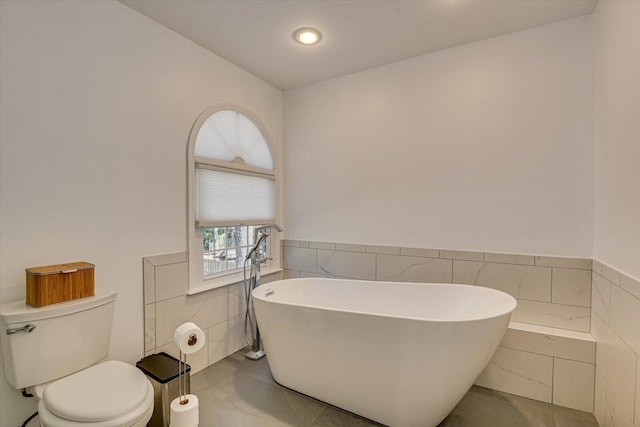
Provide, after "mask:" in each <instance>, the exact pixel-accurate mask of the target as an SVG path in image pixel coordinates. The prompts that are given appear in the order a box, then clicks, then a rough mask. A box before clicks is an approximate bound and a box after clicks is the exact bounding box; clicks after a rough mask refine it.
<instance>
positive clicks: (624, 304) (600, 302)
mask: <svg viewBox="0 0 640 427" xmlns="http://www.w3.org/2000/svg"><path fill="white" fill-rule="evenodd" d="M592 293H593V305H592V311H591V321H592V322H591V334H592V335H593V336H594V337H595V339H596V341H597V343H598V351H597V354H596V386H595V408H594V414H595V416H596V419H597V420H598V423H599V424H600V426H601V427H613V426H616V427H631V426H640V282H639V281H638V280H635V279H633V278H631V277H629V276H627V275H625V274H624V273H622V272H620V271H617V270H615V269H613V268H611V267H609V266H608V265H606V264H603V263H601V262H599V261H598V260H594V262H593V290H592Z"/></svg>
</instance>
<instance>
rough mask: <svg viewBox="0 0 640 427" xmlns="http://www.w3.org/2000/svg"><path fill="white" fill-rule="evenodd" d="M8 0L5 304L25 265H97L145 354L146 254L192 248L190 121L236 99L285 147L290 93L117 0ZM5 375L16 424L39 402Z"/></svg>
mask: <svg viewBox="0 0 640 427" xmlns="http://www.w3.org/2000/svg"><path fill="white" fill-rule="evenodd" d="M0 7H1V10H0V12H1V13H0V16H1V19H2V20H1V23H0V29H1V33H0V40H1V47H0V52H1V57H0V66H1V69H0V72H1V75H2V80H1V88H0V90H1V92H2V98H1V105H0V111H1V116H0V120H1V126H0V128H1V134H0V139H1V145H0V162H1V163H0V166H1V173H0V201H1V203H0V264H1V267H2V268H1V269H0V292H1V296H0V301H2V302H7V301H11V300H16V299H20V298H24V282H25V278H24V274H25V273H24V269H25V268H26V267H30V266H36V265H46V264H54V263H61V262H70V261H80V260H83V261H90V262H93V263H95V264H96V287H97V288H98V289H100V288H112V289H115V290H117V291H118V300H117V304H116V313H115V320H114V329H113V334H112V341H111V355H110V356H111V357H112V358H116V359H121V360H125V361H128V362H135V361H136V360H138V359H139V358H140V357H142V355H143V340H144V336H143V299H142V298H143V296H142V292H143V291H142V290H143V285H142V258H143V256H147V255H153V254H162V253H175V252H183V251H185V250H186V247H187V243H186V224H187V223H186V220H187V219H186V147H187V138H188V135H189V130H190V129H191V126H192V124H193V123H194V121H195V120H196V118H197V117H198V115H199V114H200V113H201V112H202V111H203V110H204V109H205V108H206V107H208V106H210V105H212V104H218V103H232V104H238V105H241V106H243V107H245V108H247V109H249V110H250V111H252V112H253V113H254V114H255V115H257V116H258V117H260V119H261V120H262V121H263V123H264V124H265V125H266V127H267V128H268V131H269V133H270V134H271V135H272V137H273V138H274V141H273V142H274V144H275V146H276V148H277V149H278V151H279V152H280V153H281V151H282V150H281V148H282V93H281V92H280V91H279V90H277V89H275V88H273V87H272V86H270V85H268V84H266V83H264V82H263V81H261V80H259V79H257V78H255V77H253V76H251V75H249V74H248V73H246V72H245V71H243V70H241V69H239V68H237V67H235V66H233V65H231V64H229V63H228V62H226V61H224V60H222V59H221V58H219V57H217V56H215V55H213V54H212V53H210V52H208V51H206V50H204V49H202V48H200V47H198V46H196V45H194V44H193V43H191V42H189V41H187V40H186V39H184V38H182V37H181V36H179V35H177V34H176V33H174V32H172V31H170V30H168V29H166V28H164V27H162V26H160V25H158V24H156V23H154V22H153V21H150V20H149V19H147V18H145V17H143V16H142V15H139V14H138V13H136V12H134V11H133V10H131V9H129V8H127V7H126V6H124V5H122V4H120V3H118V2H115V1H89V2H87V1H55V2H51V1H29V2H22V1H20V2H19V1H2V2H0ZM61 344H62V343H61ZM43 351H46V349H43ZM0 377H2V378H0V392H1V393H2V395H1V397H0V408H2V410H0V413H1V416H0V425H3V426H12V425H18V424H20V423H21V422H22V421H23V420H24V419H25V418H26V417H27V416H28V415H30V414H31V413H32V412H33V411H34V410H35V404H34V402H33V399H24V398H22V397H21V396H19V393H18V392H16V391H14V390H11V389H10V388H9V386H8V385H7V384H6V382H5V381H4V374H2V375H0Z"/></svg>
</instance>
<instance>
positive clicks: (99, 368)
mask: <svg viewBox="0 0 640 427" xmlns="http://www.w3.org/2000/svg"><path fill="white" fill-rule="evenodd" d="M148 390H149V382H148V380H147V378H146V377H145V376H144V374H143V373H142V372H141V371H140V370H139V369H138V368H136V367H134V366H131V365H128V364H126V363H123V362H119V361H117V360H110V361H108V362H103V363H100V364H97V365H94V366H91V367H90V368H87V369H85V370H83V371H80V372H78V373H75V374H73V375H69V376H68V377H64V378H62V379H60V380H58V381H55V382H53V383H51V384H49V385H48V386H47V388H46V389H45V390H44V403H45V405H46V406H47V408H48V409H49V410H50V411H51V412H53V413H54V414H55V415H57V416H58V417H60V418H64V419H67V420H72V421H81V422H97V421H108V420H111V419H114V418H118V417H121V416H123V415H125V414H127V413H129V412H131V411H133V410H134V409H135V408H137V407H139V406H140V405H142V404H143V402H144V399H145V397H146V395H147V392H148Z"/></svg>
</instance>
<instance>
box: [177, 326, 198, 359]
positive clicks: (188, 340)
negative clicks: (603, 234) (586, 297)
mask: <svg viewBox="0 0 640 427" xmlns="http://www.w3.org/2000/svg"><path fill="white" fill-rule="evenodd" d="M173 340H174V341H175V343H176V344H177V345H178V348H180V351H182V352H183V353H184V354H191V353H195V352H196V351H198V350H200V349H201V348H202V347H204V341H205V338H204V332H202V329H200V328H199V327H198V325H196V324H195V323H192V322H186V323H183V324H182V325H180V326H178V328H177V329H176V331H175V332H174V333H173Z"/></svg>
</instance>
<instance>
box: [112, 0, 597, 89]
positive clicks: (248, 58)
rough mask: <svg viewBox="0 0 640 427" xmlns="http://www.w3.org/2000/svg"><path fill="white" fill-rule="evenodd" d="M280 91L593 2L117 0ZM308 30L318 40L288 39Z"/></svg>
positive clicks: (566, 13) (569, 14)
mask: <svg viewBox="0 0 640 427" xmlns="http://www.w3.org/2000/svg"><path fill="white" fill-rule="evenodd" d="M120 1H121V2H122V3H124V4H125V5H127V6H129V7H131V8H133V9H135V10H137V11H138V12H140V13H142V14H143V15H146V16H148V17H149V18H151V19H153V20H154V21H157V22H159V23H160V24H162V25H164V26H166V27H168V28H170V29H172V30H174V31H176V32H177V33H179V34H182V35H183V36H184V37H186V38H188V39H190V40H192V41H193V42H195V43H197V44H199V45H200V46H202V47H204V48H206V49H209V50H210V51H212V52H214V53H216V54H218V55H219V56H221V57H223V58H225V59H226V60H228V61H230V62H232V63H234V64H236V65H238V66H239V67H241V68H243V69H245V70H247V71H249V72H250V73H252V74H254V75H256V76H258V77H260V78H261V79H263V80H265V81H267V82H269V83H271V84H272V85H274V86H276V87H278V88H280V89H284V90H286V89H290V88H294V87H298V86H302V85H305V84H309V83H313V82H317V81H321V80H326V79H329V78H333V77H337V76H340V75H344V74H348V73H352V72H356V71H361V70H364V69H367V68H372V67H376V66H379V65H383V64H388V63H391V62H395V61H400V60H402V59H406V58H411V57H413V56H417V55H421V54H425V53H428V52H433V51H436V50H440V49H446V48H448V47H452V46H457V45H461V44H465V43H470V42H473V41H477V40H482V39H486V38H488V37H493V36H497V35H500V34H506V33H509V32H513V31H519V30H523V29H526V28H531V27H535V26H538V25H543V24H547V23H551V22H555V21H560V20H563V19H569V18H573V17H577V16H581V15H586V14H590V13H592V12H593V9H594V7H595V5H596V2H597V0H120ZM307 26H309V27H315V28H317V29H319V30H320V31H321V32H322V34H323V39H322V42H321V43H320V44H318V45H315V46H303V45H300V44H298V43H295V42H294V41H293V38H292V33H293V31H294V30H296V29H297V28H300V27H307Z"/></svg>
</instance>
